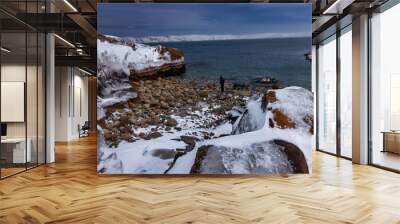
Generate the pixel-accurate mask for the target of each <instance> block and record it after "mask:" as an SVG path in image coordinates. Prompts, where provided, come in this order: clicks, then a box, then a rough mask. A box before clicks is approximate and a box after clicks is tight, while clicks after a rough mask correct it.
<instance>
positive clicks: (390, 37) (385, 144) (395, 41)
mask: <svg viewBox="0 0 400 224" xmlns="http://www.w3.org/2000/svg"><path fill="white" fill-rule="evenodd" d="M399 21H400V4H398V5H395V6H393V7H392V8H390V9H388V10H386V11H384V12H382V13H379V14H374V15H373V17H372V18H371V60H372V61H371V83H370V86H371V94H370V95H371V97H370V105H371V106H370V108H371V110H370V120H371V125H370V128H371V130H370V133H371V136H370V137H371V141H372V145H371V146H372V147H371V162H372V163H373V164H375V165H379V166H383V167H387V168H390V169H395V170H400V103H399V102H400V101H399V96H400V63H399V57H398V52H400V42H399V40H400V33H399V32H398V31H399V29H398V22H399Z"/></svg>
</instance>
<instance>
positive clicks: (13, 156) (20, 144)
mask: <svg viewBox="0 0 400 224" xmlns="http://www.w3.org/2000/svg"><path fill="white" fill-rule="evenodd" d="M26 142H27V143H28V144H27V146H28V147H26V151H25V138H5V139H1V157H2V159H5V160H6V163H26V162H31V160H32V151H31V145H32V141H31V139H29V138H28V139H26Z"/></svg>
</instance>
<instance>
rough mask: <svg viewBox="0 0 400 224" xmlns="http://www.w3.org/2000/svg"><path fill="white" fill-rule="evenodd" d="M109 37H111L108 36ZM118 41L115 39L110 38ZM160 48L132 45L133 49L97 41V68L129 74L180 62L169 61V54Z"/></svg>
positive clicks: (107, 71)
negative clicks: (162, 51)
mask: <svg viewBox="0 0 400 224" xmlns="http://www.w3.org/2000/svg"><path fill="white" fill-rule="evenodd" d="M110 37H111V36H110ZM111 38H114V39H119V38H117V37H111ZM160 50H161V48H160V46H156V47H154V46H148V45H144V44H139V43H134V47H131V46H127V45H122V44H116V43H110V42H107V41H102V40H99V39H98V40H97V60H98V62H97V63H98V66H99V67H100V68H102V69H103V70H105V72H106V73H110V72H117V73H125V74H130V71H131V70H133V71H143V70H146V69H149V68H154V67H159V66H162V65H164V64H167V63H178V62H182V61H183V60H184V58H183V57H182V58H181V59H179V60H175V61H174V60H171V55H170V54H169V52H165V53H163V54H162V53H161V52H160Z"/></svg>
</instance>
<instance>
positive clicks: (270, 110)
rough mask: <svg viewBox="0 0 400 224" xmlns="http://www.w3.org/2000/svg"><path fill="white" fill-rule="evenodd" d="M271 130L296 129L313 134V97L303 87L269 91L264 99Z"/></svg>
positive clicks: (263, 102) (264, 107)
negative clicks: (275, 128)
mask: <svg viewBox="0 0 400 224" xmlns="http://www.w3.org/2000/svg"><path fill="white" fill-rule="evenodd" d="M262 106H263V108H262V109H263V111H266V112H267V117H268V120H269V122H268V125H269V126H270V127H271V128H274V127H277V128H281V129H287V128H294V129H301V130H307V131H308V132H310V134H312V133H313V131H312V130H313V95H312V93H311V92H310V91H309V90H307V89H304V88H301V87H286V88H284V89H277V90H269V91H268V92H267V93H266V94H265V95H264V96H263V99H262Z"/></svg>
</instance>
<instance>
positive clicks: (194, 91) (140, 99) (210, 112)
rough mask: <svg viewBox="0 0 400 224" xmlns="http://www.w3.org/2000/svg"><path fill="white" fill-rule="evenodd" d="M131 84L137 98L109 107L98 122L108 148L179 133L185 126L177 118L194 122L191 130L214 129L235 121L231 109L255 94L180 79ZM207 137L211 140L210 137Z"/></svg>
mask: <svg viewBox="0 0 400 224" xmlns="http://www.w3.org/2000/svg"><path fill="white" fill-rule="evenodd" d="M131 85H132V91H134V92H136V93H137V97H136V98H134V99H132V100H129V101H127V102H123V103H120V104H116V105H112V106H110V107H107V108H106V116H105V118H104V119H101V120H99V124H100V126H101V127H102V129H103V131H104V138H105V142H106V144H107V145H109V146H113V147H117V146H118V144H119V142H121V141H128V142H134V141H136V140H138V139H146V140H149V139H155V138H158V137H161V136H162V133H163V132H172V131H180V130H182V128H184V127H180V125H179V124H178V122H177V120H176V117H184V118H185V119H188V120H191V121H194V124H193V125H192V126H191V128H204V129H206V128H213V127H214V128H215V127H216V126H218V125H219V124H221V123H223V122H227V121H231V122H233V121H234V119H235V118H237V116H238V115H239V114H237V115H236V117H235V114H232V113H230V112H231V111H232V108H234V109H235V108H236V110H240V108H243V107H244V106H245V103H246V100H247V98H248V97H249V96H251V95H252V94H254V92H252V91H251V90H250V87H248V88H241V89H239V90H238V89H234V88H232V87H228V88H227V89H226V91H225V92H224V93H221V92H220V89H219V86H218V85H217V83H216V82H215V81H203V82H199V81H194V80H185V79H181V78H179V77H168V78H161V77H159V78H157V79H153V80H152V79H148V80H138V81H132V82H131ZM228 86H229V85H228ZM231 86H232V85H231ZM205 107H207V111H205V114H203V116H200V114H199V112H200V111H202V110H203V109H204V108H205ZM183 125H184V122H183ZM196 134H197V135H199V134H198V133H196ZM211 135H212V134H211ZM204 137H205V139H208V138H212V136H210V135H209V134H205V136H204Z"/></svg>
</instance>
